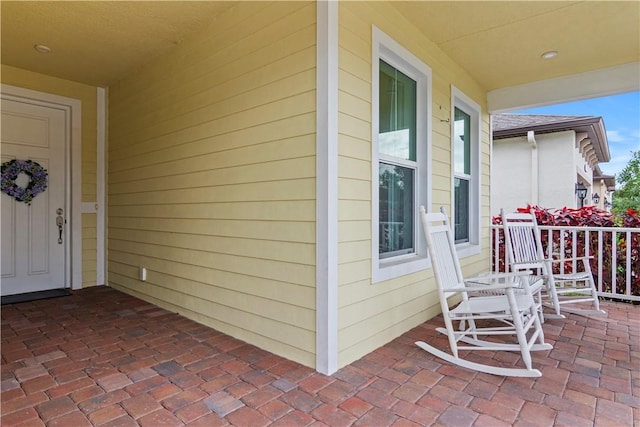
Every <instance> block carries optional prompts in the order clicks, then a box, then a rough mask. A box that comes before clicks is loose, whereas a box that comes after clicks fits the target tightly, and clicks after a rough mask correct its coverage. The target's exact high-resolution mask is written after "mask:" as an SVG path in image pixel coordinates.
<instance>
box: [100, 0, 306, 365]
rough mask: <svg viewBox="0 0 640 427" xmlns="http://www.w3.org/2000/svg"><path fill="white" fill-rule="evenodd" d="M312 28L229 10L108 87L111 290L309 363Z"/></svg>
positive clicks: (295, 9) (283, 16) (297, 5)
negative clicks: (142, 275)
mask: <svg viewBox="0 0 640 427" xmlns="http://www.w3.org/2000/svg"><path fill="white" fill-rule="evenodd" d="M315 19H316V5H315V3H313V2H274V3H251V4H249V3H244V2H239V3H238V4H237V5H235V6H234V8H232V9H231V10H229V11H228V12H226V13H225V14H223V15H222V16H220V17H219V18H218V19H217V20H216V21H215V22H212V23H211V25H210V27H209V28H208V29H206V30H205V31H204V32H203V33H202V34H200V35H199V36H197V37H194V38H193V39H190V40H188V41H185V42H184V43H183V44H181V45H180V46H178V47H177V48H176V49H175V50H174V51H173V52H172V53H170V54H169V55H167V56H164V57H162V58H159V59H158V60H156V61H154V62H153V63H151V64H149V65H147V66H145V67H143V68H142V69H140V70H138V71H137V72H135V73H133V74H132V75H130V76H129V77H127V78H126V79H124V80H122V81H120V82H119V83H118V84H115V85H113V86H112V87H110V92H109V93H110V98H109V120H110V122H109V153H108V156H109V179H108V184H109V186H108V188H109V189H108V196H109V216H108V222H109V236H108V247H109V251H108V274H109V283H110V285H111V286H113V287H115V288H117V289H120V290H123V291H125V292H127V293H130V294H133V295H135V296H139V297H141V298H143V299H145V300H148V301H151V302H153V303H156V304H158V305H160V306H162V307H165V308H167V309H169V310H171V311H175V312H178V313H181V314H183V315H185V316H187V317H190V318H192V319H195V320H197V321H199V322H202V323H204V324H206V325H209V326H212V327H214V328H216V329H218V330H220V331H222V332H225V333H228V334H231V335H233V336H235V337H237V338H239V339H243V340H246V341H249V342H251V343H253V344H256V345H258V346H260V347H261V348H263V349H266V350H269V351H271V352H274V353H277V354H280V355H284V356H286V357H288V358H290V359H293V360H296V361H298V362H301V363H303V364H305V365H308V366H314V365H315V161H316V159H315V102H316V99H315V98H316V97H315V79H316V75H315V62H316V46H315V44H316V27H315ZM141 266H144V267H146V268H147V269H148V275H147V281H146V282H141V281H140V280H138V269H139V267H141Z"/></svg>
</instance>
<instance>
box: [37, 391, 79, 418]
mask: <svg viewBox="0 0 640 427" xmlns="http://www.w3.org/2000/svg"><path fill="white" fill-rule="evenodd" d="M77 409H78V408H77V407H76V404H75V403H74V402H73V400H71V399H70V398H69V397H68V396H62V397H58V398H56V399H53V400H49V401H47V402H43V403H41V404H39V405H38V406H36V410H37V411H38V413H39V414H40V418H42V420H43V421H45V422H47V421H49V420H52V419H54V418H56V417H59V416H61V415H64V414H67V413H69V412H73V411H77Z"/></svg>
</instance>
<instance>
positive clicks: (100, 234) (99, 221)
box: [96, 87, 107, 285]
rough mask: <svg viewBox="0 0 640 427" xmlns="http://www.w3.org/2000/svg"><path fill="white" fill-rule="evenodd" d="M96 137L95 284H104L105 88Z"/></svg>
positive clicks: (99, 103)
mask: <svg viewBox="0 0 640 427" xmlns="http://www.w3.org/2000/svg"><path fill="white" fill-rule="evenodd" d="M96 95H97V106H96V107H97V126H96V127H97V135H96V152H97V159H96V284H98V285H105V284H106V280H105V279H106V272H105V267H106V209H107V199H106V191H105V189H106V165H107V163H106V153H107V151H106V144H107V94H106V89H105V88H101V87H99V88H97V94H96Z"/></svg>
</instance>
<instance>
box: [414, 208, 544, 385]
mask: <svg viewBox="0 0 640 427" xmlns="http://www.w3.org/2000/svg"><path fill="white" fill-rule="evenodd" d="M420 216H421V219H422V225H423V228H424V234H425V237H426V239H427V246H428V250H429V257H430V258H431V263H432V266H433V272H434V275H435V278H436V283H437V285H438V295H439V297H440V306H441V308H442V315H443V317H444V323H445V326H446V328H437V331H438V332H440V333H442V334H445V335H447V337H448V339H449V346H450V348H451V354H449V353H446V352H444V351H441V350H439V349H437V348H435V347H433V346H432V345H429V344H427V343H425V342H422V341H418V342H416V345H418V346H419V347H420V348H422V349H423V350H425V351H427V352H429V353H431V354H433V355H434V356H437V357H439V358H441V359H443V360H446V361H448V362H451V363H454V364H456V365H459V366H462V367H465V368H468V369H472V370H475V371H479V372H485V373H488V374H493V375H502V376H514V377H539V376H541V375H542V374H541V373H540V371H539V370H537V369H533V368H532V362H531V354H530V352H531V351H537V350H550V349H551V348H552V346H551V345H550V344H546V343H545V342H544V333H543V331H542V324H541V322H540V318H539V316H538V312H537V307H536V303H535V301H534V298H533V296H532V294H531V289H530V288H529V280H525V279H526V278H527V275H523V274H497V275H489V276H482V277H478V278H475V279H469V280H466V281H465V279H464V278H463V276H462V271H461V269H460V263H459V261H458V256H457V253H456V249H455V244H454V241H453V236H452V232H451V228H450V226H449V223H448V220H447V215H446V214H445V213H444V211H442V212H441V213H429V214H427V213H426V212H425V210H424V207H420ZM456 295H459V296H460V297H461V299H462V301H461V302H460V303H459V304H458V305H457V306H456V307H455V308H452V309H450V308H449V304H448V301H447V299H448V298H450V297H452V296H456ZM456 321H457V322H459V327H458V329H456V328H455V327H454V322H456ZM490 321H498V322H499V326H494V325H488V326H483V327H479V326H477V325H476V322H478V323H480V322H482V323H484V322H490ZM527 335H529V338H527ZM484 336H487V337H492V338H494V339H493V340H491V341H488V340H483V339H481V337H484ZM496 336H515V338H516V339H515V341H516V342H515V343H505V342H503V341H504V340H499V339H495V337H496ZM459 342H462V343H465V344H469V345H459ZM460 350H492V351H519V352H520V354H521V355H522V360H523V361H524V364H525V366H526V368H512V367H500V366H492V365H486V364H482V363H477V362H473V361H470V360H465V359H463V358H461V357H460V355H459V351H460Z"/></svg>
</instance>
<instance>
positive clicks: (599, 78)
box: [487, 62, 640, 113]
mask: <svg viewBox="0 0 640 427" xmlns="http://www.w3.org/2000/svg"><path fill="white" fill-rule="evenodd" d="M637 90H640V62H631V63H628V64H623V65H617V66H615V67H609V68H602V69H599V70H593V71H587V72H584V73H579V74H572V75H569V76H563V77H556V78H553V79H548V80H539V81H535V82H531V83H525V84H522V85H516V86H510V87H505V88H501V89H495V90H492V91H490V92H489V93H487V105H488V108H489V112H491V113H502V112H505V111H510V110H515V109H522V108H532V107H540V106H544V105H550V104H556V103H560V102H570V101H577V100H580V99H586V98H594V97H598V96H607V95H615V94H618V93H626V92H632V91H637Z"/></svg>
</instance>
